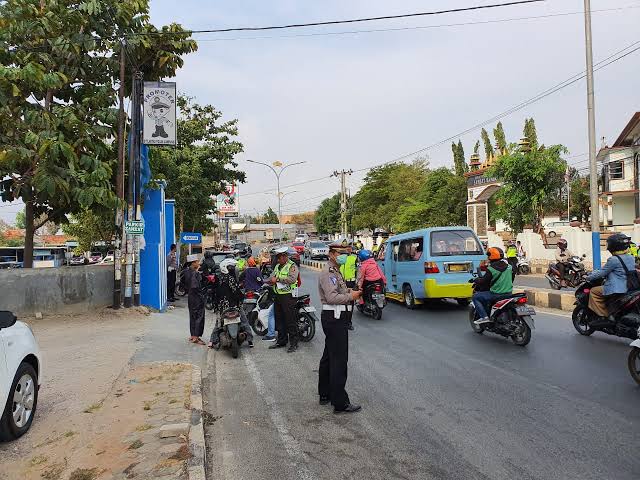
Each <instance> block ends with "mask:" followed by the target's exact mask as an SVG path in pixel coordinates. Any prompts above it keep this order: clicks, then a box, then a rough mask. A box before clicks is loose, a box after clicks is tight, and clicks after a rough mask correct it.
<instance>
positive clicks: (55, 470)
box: [40, 458, 67, 480]
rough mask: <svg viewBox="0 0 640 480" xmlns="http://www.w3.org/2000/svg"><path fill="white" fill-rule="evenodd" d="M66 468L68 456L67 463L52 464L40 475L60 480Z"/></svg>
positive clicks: (52, 479)
mask: <svg viewBox="0 0 640 480" xmlns="http://www.w3.org/2000/svg"><path fill="white" fill-rule="evenodd" d="M65 468H67V459H66V458H65V463H54V464H53V465H50V466H49V467H48V468H47V469H46V470H45V471H44V472H42V474H41V475H40V476H41V477H42V478H44V480H59V479H60V476H61V475H62V472H64V469H65Z"/></svg>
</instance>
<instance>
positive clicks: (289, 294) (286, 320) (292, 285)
mask: <svg viewBox="0 0 640 480" xmlns="http://www.w3.org/2000/svg"><path fill="white" fill-rule="evenodd" d="M287 251H288V247H286V246H284V247H280V248H277V249H276V250H275V254H276V268H275V269H274V270H273V274H272V275H271V278H269V283H270V284H271V285H273V291H274V293H275V302H274V313H275V316H276V330H278V339H277V340H276V343H274V344H273V345H271V346H270V347H269V348H270V349H273V348H282V347H286V346H287V340H288V342H289V348H288V349H287V352H288V353H292V352H295V351H296V350H297V349H298V319H297V318H296V311H295V308H296V299H295V298H293V291H294V290H295V289H296V288H297V286H298V267H297V266H296V264H295V263H293V261H292V260H290V259H289V256H288V255H287Z"/></svg>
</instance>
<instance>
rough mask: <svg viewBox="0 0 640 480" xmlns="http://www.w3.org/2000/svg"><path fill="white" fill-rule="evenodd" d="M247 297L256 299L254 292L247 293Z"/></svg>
mask: <svg viewBox="0 0 640 480" xmlns="http://www.w3.org/2000/svg"><path fill="white" fill-rule="evenodd" d="M245 297H247V298H253V297H254V294H253V292H247V293H246V295H245Z"/></svg>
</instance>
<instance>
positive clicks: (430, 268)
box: [424, 262, 440, 273]
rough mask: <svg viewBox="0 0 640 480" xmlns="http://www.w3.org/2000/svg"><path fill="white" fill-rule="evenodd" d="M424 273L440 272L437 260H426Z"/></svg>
mask: <svg viewBox="0 0 640 480" xmlns="http://www.w3.org/2000/svg"><path fill="white" fill-rule="evenodd" d="M424 273H440V269H439V268H438V265H437V264H436V263H435V262H424Z"/></svg>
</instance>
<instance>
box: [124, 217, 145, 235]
mask: <svg viewBox="0 0 640 480" xmlns="http://www.w3.org/2000/svg"><path fill="white" fill-rule="evenodd" d="M124 233H126V234H127V235H144V222H143V221H142V220H129V221H127V222H125V223H124Z"/></svg>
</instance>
